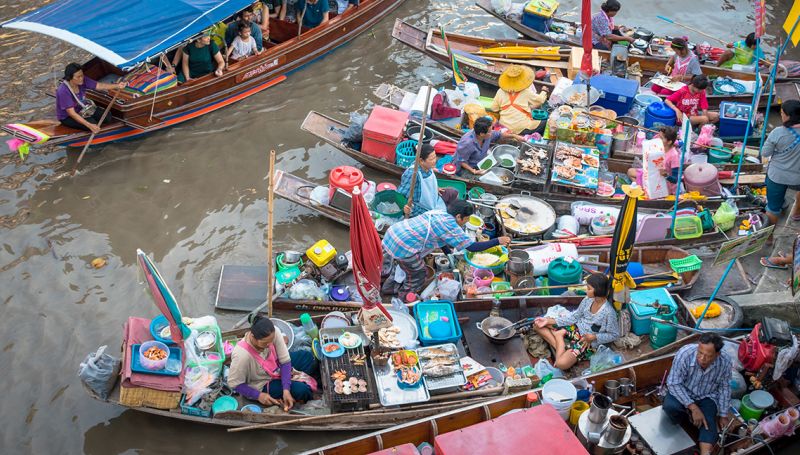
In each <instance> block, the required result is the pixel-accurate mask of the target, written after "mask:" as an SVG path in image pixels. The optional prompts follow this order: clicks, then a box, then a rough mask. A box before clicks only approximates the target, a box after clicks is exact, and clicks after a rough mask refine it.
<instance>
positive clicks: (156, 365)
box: [139, 340, 170, 371]
mask: <svg viewBox="0 0 800 455" xmlns="http://www.w3.org/2000/svg"><path fill="white" fill-rule="evenodd" d="M150 348H156V349H161V350H162V351H164V358H163V359H157V360H152V359H149V358H147V357H145V352H147V350H148V349H150ZM169 355H170V351H169V347H167V345H166V344H164V343H162V342H160V341H154V340H151V341H145V342H144V343H142V344H141V346H139V363H140V364H141V365H142V367H144V368H145V369H147V370H152V371H156V370H163V369H164V367H165V366H167V360H168V359H169Z"/></svg>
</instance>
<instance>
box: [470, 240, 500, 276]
mask: <svg viewBox="0 0 800 455" xmlns="http://www.w3.org/2000/svg"><path fill="white" fill-rule="evenodd" d="M479 253H491V254H494V255H496V256H497V257H498V259H499V261H498V262H497V263H495V264H493V265H489V266H486V265H478V264H476V263H474V262H472V257H473V256H474V255H476V254H479ZM464 260H465V261H466V262H467V264H469V265H470V266H472V267H473V268H476V269H489V270H491V271H492V272H493V273H494V274H498V273H500V272H502V271H503V269H504V268H505V266H506V262H508V248H506V247H504V246H496V247H493V248H490V249H488V250H486V251H480V252H478V253H473V252H471V251H464Z"/></svg>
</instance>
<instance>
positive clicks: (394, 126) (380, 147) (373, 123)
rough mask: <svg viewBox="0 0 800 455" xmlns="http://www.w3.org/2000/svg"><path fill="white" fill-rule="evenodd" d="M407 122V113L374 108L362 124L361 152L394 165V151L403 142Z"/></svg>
mask: <svg viewBox="0 0 800 455" xmlns="http://www.w3.org/2000/svg"><path fill="white" fill-rule="evenodd" d="M407 121H408V113H407V112H400V111H396V110H394V109H389V108H387V107H383V106H375V108H373V109H372V112H371V113H370V114H369V118H368V119H367V122H366V123H364V136H363V138H362V142H361V151H362V152H364V153H366V154H368V155H372V156H374V157H377V158H381V159H384V160H386V161H389V162H390V163H394V162H395V149H396V148H397V144H399V143H400V141H402V140H403V133H404V131H405V128H406V122H407Z"/></svg>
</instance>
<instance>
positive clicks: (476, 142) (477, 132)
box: [453, 117, 525, 175]
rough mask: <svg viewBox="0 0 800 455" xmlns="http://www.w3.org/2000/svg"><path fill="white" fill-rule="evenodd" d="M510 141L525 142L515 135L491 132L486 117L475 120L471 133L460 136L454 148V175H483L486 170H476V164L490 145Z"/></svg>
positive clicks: (489, 122)
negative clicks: (467, 173)
mask: <svg viewBox="0 0 800 455" xmlns="http://www.w3.org/2000/svg"><path fill="white" fill-rule="evenodd" d="M510 139H513V140H517V141H520V142H524V141H525V138H523V137H522V136H519V135H517V134H513V133H501V132H499V131H492V120H491V119H490V118H488V117H481V118H479V119H477V120H475V123H474V124H473V126H472V131H470V132H468V133H467V134H465V135H463V136H461V139H459V141H458V145H457V146H456V154H455V157H454V159H453V163H454V164H455V166H456V174H458V175H463V174H465V173H466V172H469V173H471V174H473V175H483V174H485V173H486V171H488V169H478V162H479V161H480V160H482V159H484V158H486V156H487V155H488V154H489V147H491V146H492V144H494V143H496V142H498V141H503V140H510Z"/></svg>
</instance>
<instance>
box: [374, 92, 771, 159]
mask: <svg viewBox="0 0 800 455" xmlns="http://www.w3.org/2000/svg"><path fill="white" fill-rule="evenodd" d="M374 94H375V96H377V97H378V98H380V99H381V100H383V101H385V102H386V103H388V104H390V105H391V106H392V107H394V108H398V107H399V106H400V104H401V103H402V101H403V98H404V97H405V96H406V95H407V94H410V95H415V94H412V93H410V92H408V91H406V90H403V89H401V88H400V87H396V86H394V85H392V84H386V83H384V84H381V85H379V86H378V88H377V89H375V91H374ZM409 121H410V122H413V123H416V124H418V125H420V124H421V121H420V120H419V119H417V118H416V117H413V116H412V117H409ZM426 128H430V129H431V130H432V131H434V132H435V133H436V134H438V135H440V136H443V137H445V138H448V139H449V140H451V141H453V142H457V141H458V139H459V138H460V137H461V135H462V134H463V131H462V130H460V129H457V128H454V127H452V126H450V125H448V124H447V123H444V122H441V121H437V120H431V119H428V121H427V122H426ZM725 147H728V148H731V149H732V148H733V147H734V145H733V144H725ZM746 153H747V154H748V155H752V156H758V148H757V147H747V152H746ZM637 156H638V155H634V154H633V153H627V152H619V151H615V152H614V154H613V156H612V157H611V158H608V159H606V160H605V161H606V165H607V166H608V170H610V171H611V172H621V173H625V172H627V170H628V169H630V168H631V167H632V166H633V161H634V159H635V158H636V157H637ZM715 166H716V167H717V169H719V170H721V171H732V172H736V170H737V169H738V167H739V166H738V164H735V163H717V164H715ZM763 171H764V165H763V164H762V163H751V162H746V163H742V168H741V172H742V173H743V174H751V173H759V172H763Z"/></svg>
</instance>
